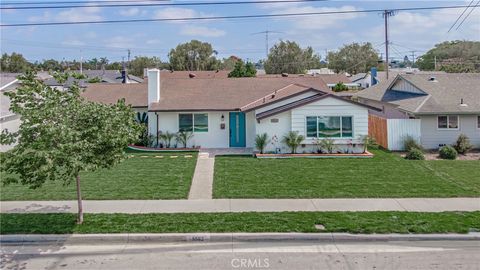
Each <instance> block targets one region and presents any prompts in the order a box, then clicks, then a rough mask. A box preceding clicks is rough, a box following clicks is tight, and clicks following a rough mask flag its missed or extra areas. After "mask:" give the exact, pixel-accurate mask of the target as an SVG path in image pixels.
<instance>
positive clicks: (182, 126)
mask: <svg viewBox="0 0 480 270" xmlns="http://www.w3.org/2000/svg"><path fill="white" fill-rule="evenodd" d="M178 129H179V131H181V132H182V131H190V132H192V131H193V132H208V114H206V113H181V114H179V115H178Z"/></svg>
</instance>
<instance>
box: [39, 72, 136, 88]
mask: <svg viewBox="0 0 480 270" xmlns="http://www.w3.org/2000/svg"><path fill="white" fill-rule="evenodd" d="M75 72H77V73H80V71H75ZM82 74H84V75H85V76H87V79H80V80H77V79H74V78H68V80H67V81H66V82H65V83H59V82H57V80H55V79H54V78H49V79H46V80H45V84H46V85H48V86H52V87H62V88H68V87H70V86H71V85H72V84H73V82H75V81H77V82H78V83H79V85H80V87H86V85H87V84H88V83H89V80H92V79H98V80H99V83H142V82H143V79H142V78H140V77H137V76H134V75H131V74H128V73H127V72H125V71H118V70H83V71H82Z"/></svg>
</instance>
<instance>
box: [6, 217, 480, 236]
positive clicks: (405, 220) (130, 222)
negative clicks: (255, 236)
mask: <svg viewBox="0 0 480 270" xmlns="http://www.w3.org/2000/svg"><path fill="white" fill-rule="evenodd" d="M75 221H76V215H75V214H0V233H1V234H20V233H21V234H35V233H36V234H60V233H173V232H178V233H187V232H349V233H467V232H469V231H479V230H480V212H443V213H412V212H280V213H254V212H248V213H191V214H135V215H134V214H85V221H84V224H82V225H77V224H76V223H75ZM315 224H322V225H324V226H325V228H326V230H324V231H319V230H317V229H315Z"/></svg>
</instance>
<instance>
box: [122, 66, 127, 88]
mask: <svg viewBox="0 0 480 270" xmlns="http://www.w3.org/2000/svg"><path fill="white" fill-rule="evenodd" d="M122 83H128V78H127V69H126V68H125V63H123V64H122Z"/></svg>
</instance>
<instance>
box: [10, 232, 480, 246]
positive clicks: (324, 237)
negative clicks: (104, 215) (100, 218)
mask: <svg viewBox="0 0 480 270" xmlns="http://www.w3.org/2000/svg"><path fill="white" fill-rule="evenodd" d="M479 240H480V233H477V232H475V233H468V234H349V233H165V234H164V233H158V234H155V233H154V234H10V235H0V243H1V244H8V243H24V244H28V243H30V244H36V243H46V242H48V243H52V242H55V243H59V244H61V243H69V244H95V243H99V242H103V243H105V242H109V243H124V244H125V243H135V242H232V241H234V242H263V241H320V242H357V241H359V242H365V241H379V242H388V241H479Z"/></svg>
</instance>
